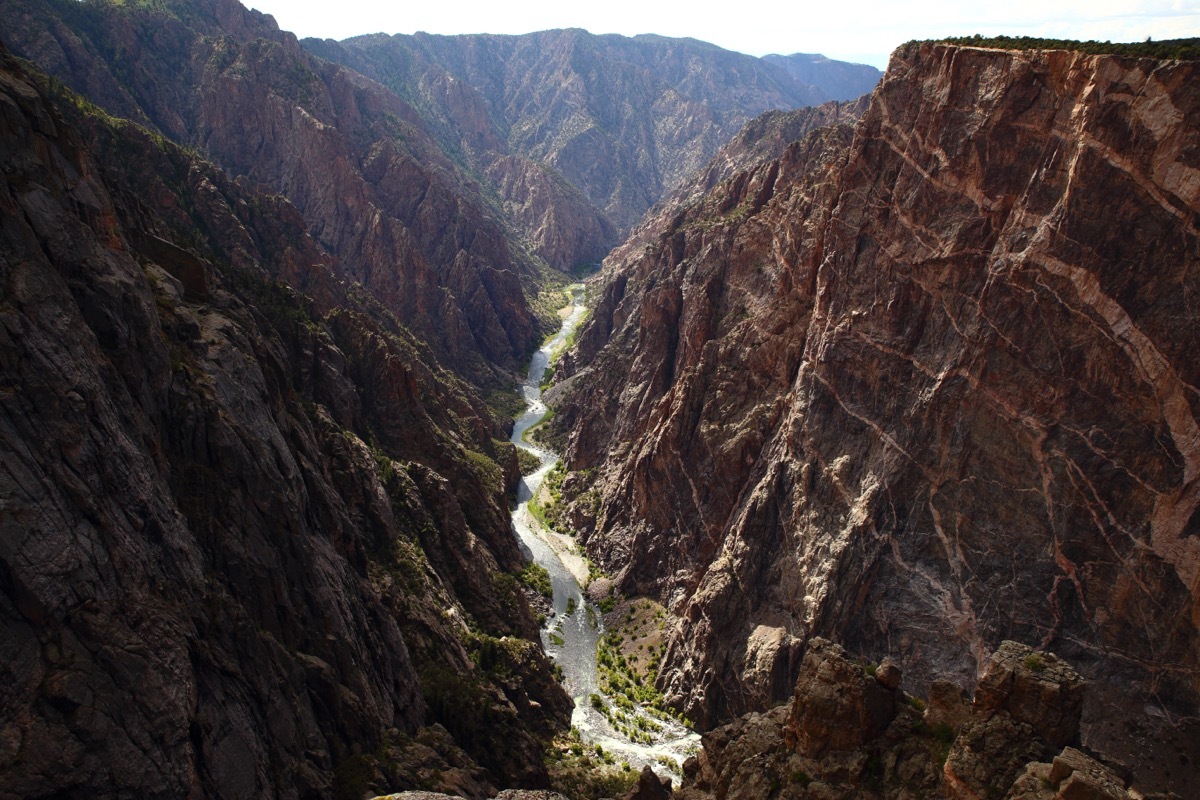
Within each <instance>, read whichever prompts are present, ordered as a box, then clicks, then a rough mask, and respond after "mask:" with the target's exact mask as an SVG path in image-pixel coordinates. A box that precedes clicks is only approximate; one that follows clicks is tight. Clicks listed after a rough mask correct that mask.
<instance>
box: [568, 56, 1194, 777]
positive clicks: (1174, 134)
mask: <svg viewBox="0 0 1200 800" xmlns="http://www.w3.org/2000/svg"><path fill="white" fill-rule="evenodd" d="M1197 69H1198V67H1197V64H1196V63H1195V62H1172V61H1159V60H1154V59H1146V58H1141V59H1139V58H1130V57H1117V56H1089V55H1084V54H1081V53H1076V52H1070V51H1027V52H1008V51H999V50H988V49H981V48H970V47H957V46H948V45H939V44H913V45H909V46H906V47H903V48H901V49H900V50H898V51H897V52H896V54H895V55H894V56H893V59H892V63H891V66H890V68H889V71H888V73H887V75H886V76H885V78H884V80H883V82H882V83H881V85H880V87H879V88H878V89H877V91H876V92H875V94H874V95H873V97H872V99H871V103H870V106H869V108H868V109H867V111H866V113H865V115H864V116H863V118H862V120H861V122H859V123H858V125H857V127H856V128H855V129H854V131H853V134H852V136H851V135H850V134H848V133H846V132H845V129H838V128H833V129H824V130H822V131H818V132H814V133H813V134H810V135H809V136H808V137H807V138H806V139H804V140H802V141H801V142H799V143H796V144H793V145H791V146H790V147H789V148H788V150H787V151H786V152H785V153H784V155H783V156H782V157H781V158H779V159H776V160H773V161H768V162H765V163H760V164H759V165H758V166H755V167H753V168H750V169H746V170H744V171H742V172H739V173H738V174H736V175H734V176H732V177H729V178H727V179H725V180H724V181H723V182H721V183H720V184H719V185H718V186H716V187H715V188H714V189H712V190H711V191H709V192H708V193H707V194H705V195H704V196H703V197H701V198H700V199H698V200H696V201H694V202H692V203H690V204H688V205H685V206H684V207H682V208H679V207H675V208H668V209H666V210H665V211H664V212H663V213H662V214H661V215H660V216H659V217H658V218H657V219H656V221H654V222H652V223H649V225H648V227H649V228H650V229H651V230H650V231H649V233H648V235H647V236H644V237H642V238H640V239H639V240H638V241H636V242H634V243H631V245H630V246H628V247H623V248H619V249H618V250H617V251H615V252H614V254H613V255H612V256H611V257H610V259H609V260H608V261H607V262H606V277H605V280H604V284H603V286H602V287H601V288H600V291H599V294H600V298H599V300H598V303H597V306H596V309H595V312H594V316H593V318H592V320H591V322H590V323H589V324H588V326H587V327H585V328H584V329H583V330H582V331H581V332H580V334H579V337H578V339H577V345H576V350H575V351H574V352H573V353H572V354H571V355H570V356H569V358H568V359H567V360H566V361H565V362H564V363H563V364H562V365H561V366H560V369H559V371H558V373H557V378H556V379H557V380H558V381H559V382H560V386H561V389H559V390H558V394H559V404H558V408H557V417H556V423H560V424H561V429H562V430H563V431H564V432H568V433H569V448H568V451H567V462H568V466H569V467H570V468H572V469H574V470H585V469H586V470H589V472H588V473H586V474H588V475H589V476H590V485H591V487H592V491H591V493H590V496H589V497H588V498H587V501H588V502H587V505H586V508H585V507H584V504H580V505H579V507H578V508H577V509H576V513H575V514H574V516H573V519H574V521H575V522H576V524H578V525H579V526H580V527H581V528H582V530H583V534H582V538H583V539H584V540H585V541H586V544H587V547H588V549H589V551H590V553H591V554H592V556H593V557H594V558H596V559H598V560H599V561H600V562H602V563H603V564H604V566H605V567H606V569H607V570H608V571H610V572H612V573H613V574H615V575H616V576H617V580H618V584H619V587H620V588H621V589H622V590H623V591H625V592H627V593H630V594H647V595H653V596H657V597H659V598H661V599H662V600H663V601H664V602H665V603H666V604H667V605H668V607H669V609H670V611H671V622H670V623H669V624H668V630H669V634H668V645H667V652H666V656H665V659H664V661H663V664H662V669H661V672H660V675H661V686H662V688H663V689H664V690H665V692H666V694H667V696H668V697H669V698H670V699H671V700H672V701H673V702H675V703H676V704H677V705H678V706H679V707H680V708H681V709H683V710H684V711H685V713H687V715H688V716H689V717H690V718H692V719H695V720H698V721H699V722H700V723H701V724H702V725H704V726H712V725H715V724H717V723H719V722H720V721H721V720H724V719H729V718H730V717H731V716H732V715H736V714H740V713H743V712H744V711H746V710H750V709H755V708H757V709H763V708H766V707H768V706H769V703H770V702H771V698H774V699H776V700H780V699H784V697H785V696H786V695H783V694H782V693H781V692H780V690H779V687H780V686H781V684H782V686H785V687H786V686H787V685H788V684H787V682H780V681H777V680H775V679H773V678H770V677H769V676H774V675H778V674H779V673H780V672H782V673H783V674H785V675H795V674H796V670H797V668H798V666H799V665H798V662H797V661H796V659H795V652H796V647H798V646H802V643H803V642H804V640H806V639H808V638H809V637H811V636H814V635H835V636H837V637H838V638H839V639H841V640H842V641H843V642H845V643H846V644H847V646H849V647H852V648H854V649H855V650H857V651H860V652H863V653H865V654H868V655H871V656H873V657H875V658H880V657H882V656H885V655H892V656H893V657H896V658H897V659H898V660H899V661H901V662H903V663H904V664H905V680H906V681H908V682H910V683H909V685H927V684H928V682H929V680H931V679H932V678H934V677H938V676H944V677H949V678H951V679H953V680H954V681H955V682H956V683H958V684H959V685H960V686H970V685H972V684H973V683H974V680H975V677H976V675H977V674H978V672H979V671H980V670H981V669H982V667H983V664H984V662H985V659H986V654H987V653H988V652H990V651H991V650H992V649H993V648H994V647H995V646H996V645H997V644H998V643H999V642H1000V641H1001V640H1002V639H1005V638H1011V639H1016V640H1021V641H1025V642H1027V643H1031V644H1037V645H1040V646H1052V647H1053V648H1054V649H1056V650H1057V651H1059V652H1060V653H1062V654H1063V655H1064V656H1065V657H1069V658H1070V659H1071V660H1072V661H1073V663H1076V664H1077V665H1078V666H1079V668H1080V670H1081V672H1083V673H1084V674H1085V675H1088V676H1089V677H1092V678H1103V679H1104V680H1105V681H1106V682H1107V684H1108V685H1109V686H1111V687H1115V688H1114V689H1113V692H1114V693H1115V695H1117V696H1126V695H1129V694H1130V692H1133V693H1134V696H1140V697H1142V698H1143V699H1145V698H1150V702H1151V703H1152V704H1153V705H1158V704H1165V707H1166V708H1165V710H1164V711H1163V712H1161V713H1162V716H1163V717H1181V718H1184V719H1186V718H1189V717H1191V718H1194V717H1195V709H1196V707H1197V700H1198V698H1200V667H1198V666H1197V665H1200V624H1198V621H1200V617H1198V616H1197V615H1198V614H1200V610H1198V609H1200V584H1198V583H1197V581H1200V536H1197V533H1198V532H1200V529H1198V528H1197V519H1198V518H1200V517H1197V514H1196V511H1197V508H1200V474H1198V473H1197V471H1196V469H1195V468H1194V466H1195V465H1194V463H1193V462H1195V460H1196V458H1197V457H1198V454H1200V450H1197V444H1196V443H1197V442H1198V441H1200V438H1198V434H1197V422H1196V417H1197V409H1196V392H1195V391H1194V390H1193V388H1191V387H1195V386H1197V385H1200V374H1197V371H1196V364H1195V361H1194V359H1191V358H1190V357H1189V356H1188V355H1187V354H1188V353H1190V352H1192V350H1193V349H1194V348H1195V347H1196V346H1197V345H1198V344H1200V341H1197V337H1198V336H1200V327H1198V326H1197V325H1196V324H1195V322H1196V315H1195V313H1194V309H1193V308H1192V306H1191V305H1190V302H1191V301H1190V299H1189V298H1191V297H1192V295H1193V294H1194V293H1195V292H1196V291H1197V289H1198V288H1200V236H1198V233H1197V226H1196V220H1197V214H1198V213H1200V181H1198V179H1197V176H1198V175H1200V163H1198V162H1197V161H1196V159H1195V153H1196V152H1197V147H1200V91H1198V90H1197V88H1196V87H1197V86H1200V81H1198V80H1197ZM593 508H594V509H596V513H594V514H593V513H592V511H591V510H592V509H593ZM770 630H774V631H776V632H777V636H776V637H775V639H776V640H778V641H790V642H792V643H794V646H787V647H780V648H777V649H776V651H775V652H776V653H777V655H776V660H775V661H774V663H767V664H764V663H763V660H762V659H761V658H759V657H758V655H757V651H756V649H755V648H754V647H753V646H752V643H753V642H754V641H756V640H763V636H762V632H763V631H770ZM749 665H757V666H756V667H755V669H754V670H750V669H748V666H749ZM784 691H786V689H784ZM1105 691H1107V690H1106V689H1104V688H1101V689H1100V692H1101V693H1103V692H1105ZM1134 704H1135V705H1136V702H1135V703H1134ZM1138 713H1139V714H1140V713H1142V712H1141V711H1139V712H1138ZM1088 716H1089V715H1088V712H1087V710H1086V709H1085V721H1086V720H1087V719H1088ZM1099 716H1102V714H1100V715H1099ZM1127 734H1128V732H1126V734H1125V735H1126V736H1127ZM1114 735H1119V732H1117V733H1114ZM1185 738H1186V737H1185ZM1192 738H1193V739H1194V737H1192ZM1131 741H1133V740H1132V739H1128V738H1127V743H1128V742H1131ZM1128 747H1129V751H1130V752H1128V753H1122V754H1121V756H1122V757H1123V758H1124V757H1126V756H1131V757H1134V758H1144V757H1147V756H1146V755H1145V754H1146V753H1147V752H1150V751H1151V750H1153V748H1150V749H1147V748H1138V747H1136V746H1134V745H1132V744H1129V745H1128ZM1138 751H1141V755H1137V752H1138ZM1173 768H1174V769H1176V770H1178V769H1179V766H1178V765H1176V766H1175V767H1173ZM1183 768H1184V769H1185V770H1186V769H1188V768H1187V767H1186V766H1184V767H1183ZM1175 774H1176V775H1178V774H1179V773H1178V772H1176V773H1175ZM1169 780H1175V781H1177V780H1178V778H1174V779H1169Z"/></svg>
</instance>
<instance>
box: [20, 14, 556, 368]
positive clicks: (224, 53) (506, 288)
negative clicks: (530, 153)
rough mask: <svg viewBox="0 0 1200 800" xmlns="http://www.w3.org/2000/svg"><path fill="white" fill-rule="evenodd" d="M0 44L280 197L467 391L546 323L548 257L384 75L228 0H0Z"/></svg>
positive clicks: (506, 364)
mask: <svg viewBox="0 0 1200 800" xmlns="http://www.w3.org/2000/svg"><path fill="white" fill-rule="evenodd" d="M0 18H2V19H3V20H4V23H5V26H4V27H5V30H4V36H3V38H4V42H5V43H6V44H7V45H8V46H9V47H10V48H11V49H12V50H13V51H14V52H15V53H16V54H18V55H20V56H23V57H25V58H28V59H30V60H32V61H34V62H35V63H37V64H38V65H39V67H40V68H41V69H44V70H45V71H46V72H48V73H49V74H51V75H52V76H54V77H56V78H57V79H59V80H61V81H62V82H63V83H65V84H66V85H67V86H69V87H71V88H72V89H74V90H75V91H76V92H78V93H80V94H82V95H83V96H85V97H86V98H87V99H89V100H90V101H92V102H93V103H95V104H96V105H98V106H100V107H101V108H103V109H104V110H105V111H107V112H108V113H110V114H113V115H116V116H119V117H123V118H127V119H131V120H134V121H136V122H139V123H140V124H143V125H145V126H147V127H149V128H151V129H152V130H156V131H158V132H160V133H162V134H163V135H165V136H167V137H168V138H170V139H172V140H174V141H175V142H177V143H179V144H183V145H186V146H190V147H193V148H196V149H197V150H199V151H200V152H202V153H203V154H204V155H205V156H206V157H207V158H209V159H211V160H212V161H213V162H214V163H216V164H218V165H219V166H221V167H222V168H224V169H226V170H227V171H229V172H231V173H232V174H234V175H244V176H246V177H248V178H250V179H251V180H253V181H254V182H256V183H258V184H261V185H263V186H264V187H266V188H268V189H269V190H271V191H273V192H276V193H279V194H282V195H284V196H285V197H287V198H288V199H289V200H290V201H291V202H292V203H293V204H294V205H295V206H296V207H297V208H298V209H299V210H300V212H301V213H302V214H303V215H304V219H305V222H306V223H307V225H308V227H309V230H310V231H311V233H312V235H313V236H314V237H315V238H316V239H317V240H318V241H320V242H321V243H322V245H323V246H325V247H326V248H327V249H328V250H330V251H331V252H332V253H333V254H334V255H335V256H337V270H338V273H339V277H340V278H342V279H343V280H345V281H346V282H348V283H354V282H358V283H362V284H363V285H364V286H365V287H366V288H367V289H368V290H369V291H371V292H372V293H373V294H374V295H375V296H376V297H378V298H379V299H380V300H381V301H382V302H383V303H385V304H386V305H387V306H388V307H389V308H390V309H391V310H392V311H393V312H394V313H396V314H397V315H398V316H399V317H400V319H401V320H402V322H404V324H405V325H406V326H408V327H409V328H410V329H412V330H413V332H414V333H415V334H416V335H417V336H419V337H420V338H421V339H422V340H423V341H425V342H427V343H428V344H429V346H430V347H432V348H433V349H434V350H435V352H436V353H437V355H438V357H439V359H440V360H441V361H442V363H444V364H446V365H447V366H449V367H451V368H453V369H455V370H456V371H457V372H458V373H459V374H460V375H462V376H464V377H466V378H467V379H469V380H470V381H472V382H473V383H475V384H476V385H479V386H488V387H490V388H493V389H499V388H501V387H502V388H504V389H508V388H509V383H510V379H511V375H512V374H513V373H514V372H516V371H519V369H520V368H521V366H522V365H523V364H524V361H525V359H526V358H527V356H528V354H529V352H530V351H531V350H532V349H533V348H534V346H535V344H536V343H537V342H538V341H540V339H541V337H542V335H543V334H544V333H545V332H546V331H547V330H549V326H551V325H552V320H551V319H550V315H549V314H548V313H546V314H545V315H543V316H544V319H539V318H538V317H537V315H536V314H535V312H534V310H533V302H532V300H531V298H532V297H534V296H535V295H536V292H537V291H538V289H539V287H540V286H541V284H542V283H543V280H542V278H541V272H542V271H543V270H544V269H545V267H544V265H542V264H540V262H539V261H538V260H537V259H536V258H534V257H533V256H532V255H530V254H529V253H528V252H526V249H525V246H524V245H523V244H522V243H521V242H519V241H518V240H517V239H516V237H515V236H514V235H513V234H512V232H511V231H509V230H508V228H507V227H506V222H505V220H504V218H503V214H502V213H501V212H500V211H499V210H497V209H493V208H490V207H489V205H488V202H487V200H486V198H484V197H483V195H482V191H481V188H480V186H479V184H478V182H477V181H476V180H475V179H474V178H472V177H470V176H469V175H467V174H466V173H465V172H464V171H463V170H462V169H461V168H460V167H459V166H458V165H456V164H455V163H454V162H453V161H452V160H451V158H450V157H449V156H447V155H446V154H445V153H444V152H443V151H442V150H441V147H440V146H439V145H438V143H437V142H436V141H435V140H434V138H433V136H432V134H431V133H430V131H429V130H428V129H427V127H426V124H425V122H424V121H423V120H422V118H421V116H420V114H419V113H418V112H417V111H416V110H415V109H414V108H413V107H412V106H410V105H409V104H408V103H406V102H404V101H403V100H402V99H401V98H399V97H398V96H396V95H395V94H394V93H392V92H391V91H389V90H387V89H386V88H385V87H383V86H381V85H379V84H377V83H374V82H372V81H370V80H368V79H366V78H364V77H363V76H362V75H360V74H358V73H356V72H354V71H352V70H349V69H346V68H343V67H339V66H337V65H335V64H332V63H330V62H328V61H324V60H322V59H319V58H316V57H314V56H312V55H311V54H309V53H307V52H306V51H305V50H303V49H302V48H301V47H300V45H299V43H298V42H297V41H296V37H295V36H293V35H292V34H290V33H287V32H285V31H280V30H279V28H278V27H277V26H276V25H275V23H274V20H273V19H272V18H271V17H268V16H264V15H263V14H260V13H258V12H256V11H251V10H248V9H246V8H245V7H243V6H242V5H241V4H239V3H238V2H236V0H202V2H175V1H173V2H168V3H165V4H162V5H151V4H120V3H111V2H104V1H103V0H98V1H96V2H85V3H80V2H76V0H35V1H34V2H28V1H27V0H5V2H3V3H0Z"/></svg>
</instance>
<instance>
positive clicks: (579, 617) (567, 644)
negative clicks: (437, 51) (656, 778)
mask: <svg viewBox="0 0 1200 800" xmlns="http://www.w3.org/2000/svg"><path fill="white" fill-rule="evenodd" d="M570 292H571V297H572V302H571V305H570V306H569V308H570V313H569V314H568V315H567V316H566V318H565V319H564V320H563V325H562V328H561V329H560V330H559V332H558V333H557V334H556V335H555V336H554V337H553V338H552V339H550V340H549V341H548V342H546V343H545V344H544V345H543V346H542V348H541V349H540V350H538V351H537V352H536V353H534V355H533V360H532V362H531V363H530V365H529V374H528V376H526V378H525V382H524V384H522V387H521V391H522V394H523V396H524V398H525V413H524V414H522V415H521V416H520V417H519V418H518V419H517V421H516V423H515V424H514V426H513V433H512V439H511V441H512V442H513V443H514V444H515V445H517V447H520V448H521V449H522V450H525V451H527V452H530V453H532V454H534V455H535V456H537V457H538V460H539V461H540V463H541V465H540V466H539V467H538V469H537V471H535V472H534V473H532V474H530V475H527V476H525V477H524V478H523V479H522V480H521V484H520V486H519V488H518V490H517V507H516V510H514V511H513V530H514V532H515V533H516V535H517V538H518V540H519V541H520V543H521V547H522V549H523V550H524V551H525V554H526V556H527V557H529V558H531V559H532V560H533V561H535V562H536V563H538V564H540V565H541V566H543V567H545V569H546V571H547V572H548V573H549V574H550V582H551V585H552V586H553V588H554V599H553V602H552V608H553V611H554V613H553V614H552V615H550V617H549V619H548V620H547V622H546V626H545V627H544V628H543V629H542V644H543V645H544V646H545V648H546V652H547V653H548V654H549V655H550V657H551V658H553V659H554V660H555V661H556V662H557V663H558V664H559V666H561V667H562V671H563V685H564V686H565V687H566V689H567V691H568V692H569V693H570V694H571V697H572V698H573V699H574V701H575V710H574V712H573V713H572V716H571V724H572V725H573V726H574V727H575V728H577V729H578V730H579V733H580V735H581V736H582V738H583V740H584V741H585V742H588V743H590V744H593V745H596V744H599V745H600V746H601V747H603V748H604V750H605V751H606V752H608V753H610V754H612V755H613V757H614V758H615V759H616V760H617V762H621V761H625V762H628V763H629V765H630V766H631V767H633V768H635V769H641V768H642V766H643V765H644V764H650V765H651V766H652V767H654V768H655V770H656V771H658V772H660V773H661V774H663V775H667V774H668V773H667V770H665V769H664V768H663V763H662V761H661V760H660V759H662V758H667V759H673V760H674V761H675V762H676V763H677V764H682V763H683V760H684V759H685V758H686V757H687V756H688V755H689V754H691V753H692V752H694V751H695V750H696V748H697V746H698V744H699V738H700V737H699V736H698V735H697V734H695V733H694V732H692V731H691V730H689V729H688V728H686V727H684V726H683V725H681V724H679V723H677V722H674V721H672V720H664V719H662V718H661V717H654V718H653V721H654V723H656V724H657V725H659V726H661V730H658V731H657V732H655V733H654V734H653V741H652V742H651V743H649V744H646V743H644V742H633V741H631V740H630V739H629V738H628V737H626V736H625V735H623V734H622V733H620V732H619V731H617V730H616V729H615V728H614V727H613V726H612V724H611V723H610V722H609V721H608V719H607V718H606V717H605V716H604V715H603V714H602V713H600V712H599V711H598V710H597V709H595V708H594V707H593V705H592V703H591V701H590V698H591V696H592V695H593V694H597V695H601V697H603V698H604V703H605V704H608V705H611V703H612V699H611V698H609V697H605V696H604V693H603V692H602V691H601V689H600V680H599V675H598V670H597V667H596V647H597V644H598V643H599V641H600V638H601V637H602V636H603V635H604V623H603V620H602V619H601V615H600V611H599V609H597V608H596V606H595V605H593V604H592V603H590V602H589V601H588V600H587V597H586V596H585V595H584V592H583V589H582V588H581V587H582V586H583V585H585V584H586V582H587V575H588V566H587V562H586V561H585V560H584V558H583V556H582V554H581V553H580V552H579V547H578V545H577V544H576V543H575V541H574V540H573V539H571V538H570V537H567V536H563V535H561V534H558V533H556V532H554V531H550V530H547V529H546V527H545V526H544V525H542V524H541V523H540V522H538V520H537V519H536V518H535V517H534V516H533V514H531V513H530V511H529V501H530V499H531V498H532V497H533V496H534V495H535V494H536V493H537V491H538V489H539V488H540V487H541V485H542V481H544V480H545V478H546V474H547V473H549V472H550V470H551V469H552V468H553V467H554V465H555V464H556V463H557V462H558V454H557V453H555V452H553V451H552V450H548V449H545V448H542V447H539V446H536V445H533V444H530V443H529V442H527V441H526V440H525V433H526V432H527V431H528V430H529V429H530V428H532V427H533V426H534V425H536V424H537V423H538V421H539V420H541V419H542V417H543V416H544V415H545V413H546V405H545V404H544V403H543V402H542V393H541V388H540V384H541V381H542V377H543V376H544V375H545V373H546V368H547V366H549V363H550V358H551V356H552V354H553V353H554V352H555V351H556V350H558V349H559V348H561V347H562V345H563V344H564V343H565V342H566V341H567V338H568V337H569V336H570V335H571V334H572V332H574V330H575V329H576V328H577V327H578V326H579V324H580V323H581V322H582V321H583V317H584V314H585V309H584V305H583V287H582V286H580V285H576V286H572V287H570ZM572 601H573V602H572ZM568 606H570V607H571V608H572V613H570V614H568V613H567V608H568ZM560 642H561V643H560ZM636 713H637V714H639V715H646V712H645V710H644V709H639V710H638V711H637V712H636Z"/></svg>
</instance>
